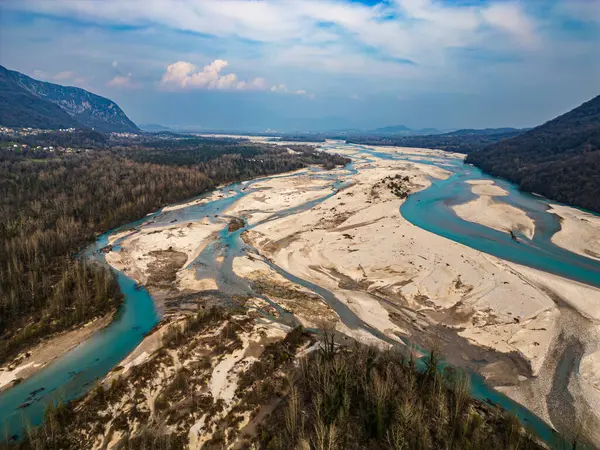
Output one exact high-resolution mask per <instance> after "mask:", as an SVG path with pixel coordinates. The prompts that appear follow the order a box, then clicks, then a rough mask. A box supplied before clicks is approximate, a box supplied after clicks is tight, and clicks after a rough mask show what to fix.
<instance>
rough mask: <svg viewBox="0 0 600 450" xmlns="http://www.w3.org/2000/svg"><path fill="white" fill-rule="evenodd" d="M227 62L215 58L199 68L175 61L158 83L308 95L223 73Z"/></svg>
mask: <svg viewBox="0 0 600 450" xmlns="http://www.w3.org/2000/svg"><path fill="white" fill-rule="evenodd" d="M227 66H229V63H228V62H227V61H225V60H222V59H215V60H214V61H213V62H211V63H210V64H208V65H206V66H204V67H203V68H202V69H201V70H200V69H199V68H198V67H197V66H195V65H194V64H192V63H190V62H186V61H177V62H176V63H173V64H170V65H169V66H168V67H167V70H166V72H165V74H164V75H163V77H162V79H161V81H160V84H161V86H162V87H164V88H167V89H172V90H176V89H206V90H227V91H271V92H281V93H290V94H296V95H310V94H308V93H307V92H306V91H304V90H296V91H290V90H288V89H287V88H286V87H285V85H284V84H279V85H273V86H269V84H268V83H267V80H265V79H264V78H262V77H258V78H253V79H250V80H240V79H239V78H238V76H237V75H236V74H235V73H227V74H225V73H223V70H224V69H225V68H226V67H227Z"/></svg>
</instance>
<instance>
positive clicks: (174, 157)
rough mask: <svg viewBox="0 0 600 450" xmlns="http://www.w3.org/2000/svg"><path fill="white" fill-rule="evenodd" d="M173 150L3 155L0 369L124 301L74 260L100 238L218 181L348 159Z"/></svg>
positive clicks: (234, 147)
mask: <svg viewBox="0 0 600 450" xmlns="http://www.w3.org/2000/svg"><path fill="white" fill-rule="evenodd" d="M176 147H177V148H174V149H173V148H169V145H168V144H165V145H164V148H142V147H138V148H107V149H102V150H90V151H87V152H81V153H64V154H57V153H44V152H39V151H35V152H33V151H31V152H15V151H12V150H11V149H9V150H6V149H4V150H3V149H0V249H1V250H0V363H4V362H6V361H7V360H8V359H9V358H11V357H14V356H15V355H16V354H17V353H18V352H19V351H21V350H23V349H25V348H26V347H28V346H30V345H32V344H35V343H36V342H38V341H39V340H40V339H41V338H43V337H45V336H47V335H49V334H51V333H54V332H57V331H61V330H64V329H68V328H70V327H72V326H74V325H77V324H81V323H83V322H86V321H88V320H90V319H92V318H94V317H96V316H99V315H103V314H106V313H107V312H109V311H111V310H114V309H115V307H116V306H117V305H118V304H119V302H120V300H121V294H120V292H119V289H118V286H117V284H116V282H115V279H114V277H113V276H112V275H111V273H110V272H109V271H107V270H105V269H103V268H101V267H90V266H88V265H86V263H85V262H84V261H81V260H77V259H75V258H74V254H75V253H76V252H77V251H78V250H79V249H81V248H82V247H83V246H85V245H86V244H88V243H90V242H92V241H93V240H94V238H95V236H96V235H97V234H98V233H101V232H104V231H107V230H109V229H111V228H113V227H115V226H118V225H121V224H123V223H127V222H129V221H132V220H134V219H137V218H139V217H143V216H144V215H146V214H148V213H149V212H152V211H154V210H156V209H158V208H159V207H161V206H163V205H165V204H168V203H172V202H176V201H179V200H183V199H186V198H189V197H192V196H195V195H198V194H200V193H202V192H205V191H206V190H209V189H212V188H214V187H215V186H216V185H218V184H221V183H226V182H232V181H235V180H241V179H247V178H252V177H256V176H262V175H268V174H274V173H280V172H284V171H288V170H293V169H298V168H300V167H303V166H304V165H306V164H307V163H319V164H323V165H332V164H333V165H335V164H345V163H346V162H347V161H348V160H347V159H345V158H342V157H340V156H335V155H328V154H323V153H320V152H316V153H315V152H314V151H313V150H311V149H305V153H302V154H294V155H292V154H290V153H289V152H287V150H285V149H281V148H275V147H273V146H266V145H260V146H252V145H248V144H240V143H231V142H224V143H221V144H218V143H214V142H211V143H209V144H206V145H204V144H203V143H202V142H200V141H197V140H194V141H193V142H188V145H185V144H183V143H179V144H178V145H177V146H176Z"/></svg>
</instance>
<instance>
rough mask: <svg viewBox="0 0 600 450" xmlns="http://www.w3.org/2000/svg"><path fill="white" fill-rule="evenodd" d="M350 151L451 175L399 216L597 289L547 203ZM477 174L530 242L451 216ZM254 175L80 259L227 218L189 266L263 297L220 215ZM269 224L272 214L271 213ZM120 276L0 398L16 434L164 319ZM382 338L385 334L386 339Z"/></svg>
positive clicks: (478, 382) (437, 161) (340, 177)
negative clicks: (97, 312)
mask: <svg viewBox="0 0 600 450" xmlns="http://www.w3.org/2000/svg"><path fill="white" fill-rule="evenodd" d="M346 147H347V148H349V149H353V150H355V151H356V152H357V155H356V157H355V161H357V162H358V161H360V162H365V158H364V157H377V158H383V159H396V160H404V161H412V162H415V163H421V164H431V165H437V166H442V167H444V168H445V169H447V170H450V171H451V172H452V174H453V175H452V176H450V178H448V179H447V180H436V179H432V182H433V184H432V186H431V187H429V188H427V189H425V190H423V191H421V192H418V193H415V194H412V195H410V196H409V197H408V199H407V200H406V201H405V202H404V203H403V205H402V207H401V212H402V215H403V216H404V217H405V218H406V219H407V220H409V221H410V222H412V223H413V224H415V225H417V226H419V227H421V228H424V229H426V230H428V231H431V232H433V233H435V234H438V235H441V236H444V237H446V238H448V239H451V240H454V241H456V242H460V243H462V244H465V245H468V246H470V247H472V248H475V249H478V250H480V251H483V252H486V253H489V254H492V255H495V256H498V257H500V258H503V259H507V260H510V261H514V262H517V263H520V264H524V265H527V266H530V267H534V268H538V269H541V270H545V271H548V272H552V273H556V274H558V275H561V276H564V277H566V278H570V279H573V280H578V281H581V282H584V283H587V284H590V285H594V286H600V263H599V262H597V261H594V260H591V259H589V258H585V257H583V256H579V255H576V254H573V253H571V252H568V251H566V250H563V249H561V248H559V247H556V246H555V245H553V244H552V242H551V241H550V239H551V237H552V234H553V233H554V232H556V231H557V230H558V229H560V223H559V221H558V218H557V216H555V215H553V214H549V213H548V212H547V209H548V202H547V201H546V200H545V199H543V198H539V197H535V196H531V195H528V194H524V193H522V192H520V191H518V189H516V188H515V187H514V186H513V185H511V184H510V183H507V182H504V181H501V180H498V179H495V178H493V177H489V176H487V175H485V174H482V173H481V172H480V171H479V170H478V169H476V168H474V167H471V166H467V165H464V164H462V162H460V161H457V160H456V159H453V158H445V157H439V156H436V157H418V156H408V157H407V156H401V155H393V154H390V153H387V152H376V151H373V150H370V149H368V148H366V147H361V146H351V145H348V146H346ZM346 169H347V170H346V171H345V173H343V174H340V173H339V172H338V173H337V174H336V173H334V174H331V173H328V172H324V171H322V170H318V169H311V171H310V173H311V176H314V177H319V178H324V179H326V180H329V181H331V183H330V184H329V185H327V186H325V187H324V188H323V191H324V192H323V196H322V197H320V198H318V199H316V200H312V201H310V202H307V203H305V204H303V205H300V206H297V207H294V208H290V209H288V210H285V211H280V212H278V213H276V214H275V215H274V217H283V216H287V215H292V214H297V213H299V212H302V211H306V210H309V209H310V208H312V207H314V206H316V205H317V204H319V203H320V202H322V201H324V200H325V199H327V198H330V197H331V196H332V195H335V194H336V193H337V192H338V190H339V189H340V188H343V187H344V186H345V183H346V178H348V177H350V176H351V175H353V174H355V173H356V172H357V169H356V168H355V167H354V165H353V164H350V165H348V166H347V167H346ZM294 176H297V174H289V175H286V177H294ZM471 179H491V180H494V181H495V182H496V184H498V185H499V186H501V187H502V188H504V189H505V190H507V191H508V192H509V195H508V196H506V197H496V200H498V201H503V202H506V203H509V204H512V205H514V206H517V207H519V208H522V209H524V210H525V211H526V213H527V214H528V215H529V216H530V217H531V218H532V219H533V220H534V221H535V224H536V233H535V235H534V237H533V239H531V240H529V239H527V238H526V237H524V236H519V242H518V243H517V242H515V241H513V240H512V239H511V237H510V236H509V235H508V234H507V233H502V232H499V231H496V230H492V229H489V228H487V227H484V226H481V225H477V224H474V223H471V222H467V221H464V220H462V219H460V218H458V217H457V216H456V215H455V214H454V213H453V211H452V209H451V206H452V205H455V204H461V203H464V202H467V201H469V200H471V199H473V198H475V196H474V195H473V194H472V193H471V190H470V188H471V186H470V185H469V184H467V183H466V181H468V180H471ZM256 181H257V180H254V181H249V182H244V183H235V184H232V185H229V186H226V187H224V188H222V189H221V190H220V191H221V192H223V193H224V194H225V197H224V198H221V199H217V200H213V201H210V202H206V203H204V204H201V205H192V206H187V207H183V208H181V209H178V210H174V211H162V210H161V211H157V212H156V213H154V214H152V215H149V216H147V217H145V218H143V219H140V220H138V221H136V222H133V223H130V224H127V225H125V226H123V227H120V228H119V229H117V230H113V231H111V232H109V233H106V234H104V235H102V236H100V237H99V238H98V240H97V242H96V243H95V244H94V245H92V246H90V247H89V248H88V249H87V250H86V251H85V252H84V253H83V257H87V258H91V259H94V260H96V261H98V262H100V263H104V262H103V255H102V253H101V252H98V250H99V249H100V248H102V247H104V246H106V245H107V243H108V236H109V235H110V234H111V233H113V232H117V231H120V230H126V229H128V228H134V227H137V226H139V225H140V224H142V223H146V224H147V225H148V226H156V227H158V226H165V225H168V224H171V223H173V222H174V221H179V222H185V221H197V220H201V219H203V218H205V217H208V218H209V219H210V220H212V221H223V223H224V228H223V229H222V231H221V232H220V233H219V236H218V238H217V239H216V241H215V242H214V243H212V244H211V245H209V246H207V247H206V249H205V250H204V251H203V252H202V253H201V254H200V255H199V256H198V257H197V258H196V260H195V261H193V262H192V263H191V264H190V266H192V265H193V267H194V268H195V270H196V276H197V278H202V277H211V278H213V277H214V278H215V279H216V281H217V286H218V288H219V290H220V291H221V292H223V293H226V294H229V295H234V294H249V293H251V294H254V295H256V293H254V292H253V291H252V288H251V286H249V285H248V283H247V282H246V281H245V280H244V279H241V278H239V277H237V276H236V275H235V273H234V272H233V270H232V268H231V266H232V261H233V259H234V258H235V257H236V256H238V255H240V254H243V253H244V252H246V251H249V250H252V249H251V248H248V247H247V246H246V245H245V244H244V243H243V241H242V240H241V239H240V234H241V233H242V232H243V231H244V230H245V229H250V228H252V227H248V226H246V227H244V228H243V229H241V230H237V231H235V232H228V231H227V227H226V222H227V220H228V219H227V216H223V211H225V210H226V209H227V208H229V207H230V206H231V205H233V204H234V203H235V202H236V201H238V200H239V199H240V198H242V197H243V196H245V195H247V194H248V193H249V192H253V191H254V190H255V188H254V186H253V185H254V184H255V183H256ZM206 195H209V194H206ZM206 195H205V196H206ZM205 196H200V197H199V198H202V197H205ZM266 220H273V218H269V219H266ZM118 243H119V241H117V242H116V244H117V245H118ZM218 257H222V258H218ZM219 261H220V262H219ZM267 263H269V264H270V265H271V267H272V268H273V269H274V270H276V271H277V272H279V273H280V274H281V275H283V276H284V277H286V278H288V279H289V280H290V281H293V282H295V283H298V284H301V285H303V286H305V287H306V288H308V289H310V290H312V291H313V292H315V293H316V294H317V295H319V296H321V297H322V298H323V299H324V300H325V301H326V302H327V303H328V304H329V305H330V306H331V307H332V308H334V309H335V310H336V312H337V313H338V314H339V316H340V318H341V320H342V321H343V322H344V323H345V324H346V325H347V326H349V327H350V328H352V329H356V328H362V329H364V330H365V331H367V332H369V333H372V334H373V335H375V336H378V337H382V335H381V333H379V332H378V331H377V330H374V329H372V328H371V327H369V326H368V325H367V324H365V323H364V322H363V321H362V320H361V319H360V318H358V317H357V316H356V315H355V314H354V313H353V312H352V311H351V310H350V309H349V308H348V307H347V306H346V305H345V304H343V303H342V302H340V301H339V300H338V299H336V298H335V296H334V295H333V294H332V293H331V292H329V291H327V290H325V289H323V288H321V287H319V286H316V285H314V284H312V283H310V282H308V281H306V280H303V279H300V278H298V277H296V276H294V275H293V274H290V273H288V272H286V271H285V270H283V269H281V268H279V267H277V266H276V265H274V264H273V263H270V262H267ZM188 268H191V267H188ZM117 278H118V282H119V285H120V286H121V290H122V291H123V292H124V294H125V302H124V304H123V306H122V307H121V309H120V310H119V313H118V315H117V317H116V318H115V320H114V321H113V323H112V324H111V325H109V326H108V327H107V328H105V329H104V330H102V331H100V332H98V333H97V334H95V335H94V336H93V337H92V338H91V339H89V340H88V341H86V342H85V343H83V344H82V345H80V346H78V347H77V348H75V349H74V350H72V351H71V352H69V353H67V354H66V355H64V356H63V357H61V358H59V359H58V360H56V361H55V362H54V363H52V364H50V365H49V366H48V367H46V368H45V369H43V370H41V371H40V372H39V373H37V374H36V375H34V376H33V377H31V378H30V379H28V380H26V381H25V382H22V383H20V384H18V385H16V386H15V387H12V388H10V389H8V390H7V391H5V392H3V393H1V394H0V417H1V423H2V424H3V425H4V426H5V427H6V429H7V431H8V436H9V437H10V436H12V435H15V434H17V435H18V434H20V433H21V432H22V424H23V421H24V420H27V421H29V422H31V423H33V424H38V423H40V421H41V419H42V417H43V412H44V405H45V403H46V402H48V401H51V400H53V399H55V398H61V399H64V400H70V399H74V398H77V397H79V396H81V395H83V394H84V393H85V392H87V391H88V390H89V389H90V388H91V387H92V386H93V384H94V382H95V380H97V379H99V378H100V379H101V378H102V377H104V376H105V375H106V373H108V372H109V371H110V370H111V369H112V368H113V367H114V366H116V365H117V364H118V363H119V362H120V361H121V360H122V359H123V358H124V357H126V356H127V355H128V354H129V353H130V352H131V351H132V350H133V349H134V348H135V347H136V346H137V345H138V344H139V343H140V342H141V340H142V339H143V336H144V334H145V333H146V332H148V331H149V330H150V329H151V328H152V327H153V326H154V325H155V324H156V323H157V322H158V320H159V315H158V314H157V312H156V310H155V308H154V304H153V302H152V299H151V297H150V295H149V294H148V292H147V291H145V290H144V289H141V290H137V289H136V287H135V282H134V281H133V280H131V279H129V278H128V277H127V276H126V275H125V274H123V273H120V272H117ZM266 300H268V299H266ZM268 301H269V300H268ZM599 301H600V300H599ZM274 306H275V305H274ZM286 320H294V319H293V317H287V318H286ZM383 337H384V338H385V336H383ZM471 386H472V394H473V395H474V396H475V397H476V398H479V399H481V400H486V399H490V400H491V401H492V402H494V403H497V404H500V405H502V406H503V407H505V408H506V409H507V410H509V411H513V412H514V413H515V414H516V415H517V416H518V417H519V418H520V419H521V420H522V421H523V422H524V423H526V424H528V425H529V426H530V427H532V428H533V429H534V430H535V432H536V434H538V435H539V436H540V437H542V438H543V439H545V440H546V441H547V442H553V439H555V438H554V432H553V430H552V429H551V428H550V427H549V426H547V425H546V424H545V423H544V422H543V421H541V420H540V419H539V418H538V417H536V416H535V415H533V414H532V413H531V412H529V411H528V410H527V409H525V408H523V407H522V406H520V405H518V404H517V403H515V402H513V401H512V400H510V399H508V398H507V397H506V396H504V395H502V394H501V393H499V392H497V391H495V390H493V389H492V388H490V387H489V386H487V385H486V384H485V383H484V381H483V379H482V378H481V377H479V376H477V375H475V374H474V375H473V376H472V379H471ZM42 388H43V389H42ZM27 403H29V406H27V407H26V408H19V406H20V405H23V404H27Z"/></svg>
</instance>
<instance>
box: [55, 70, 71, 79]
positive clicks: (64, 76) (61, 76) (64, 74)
mask: <svg viewBox="0 0 600 450" xmlns="http://www.w3.org/2000/svg"><path fill="white" fill-rule="evenodd" d="M74 78H75V72H72V71H70V70H67V71H64V72H59V73H57V74H56V75H54V76H53V77H52V79H53V80H55V81H67V80H73V79H74Z"/></svg>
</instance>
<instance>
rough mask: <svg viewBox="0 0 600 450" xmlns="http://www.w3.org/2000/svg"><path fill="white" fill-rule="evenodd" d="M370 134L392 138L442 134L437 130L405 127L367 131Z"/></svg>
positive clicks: (396, 126)
mask: <svg viewBox="0 0 600 450" xmlns="http://www.w3.org/2000/svg"><path fill="white" fill-rule="evenodd" d="M366 133H368V134H374V135H390V136H411V135H423V134H440V131H439V130H436V129H435V128H423V129H422V130H413V129H412V128H408V127H407V126H405V125H392V126H389V127H381V128H375V129H374V130H370V131H367V132H366Z"/></svg>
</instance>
